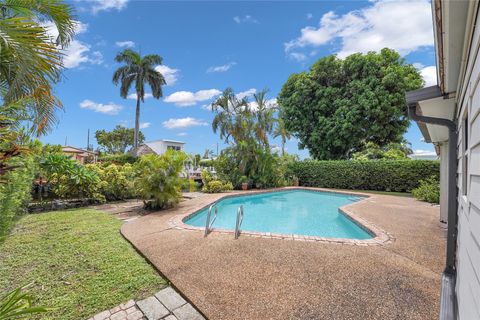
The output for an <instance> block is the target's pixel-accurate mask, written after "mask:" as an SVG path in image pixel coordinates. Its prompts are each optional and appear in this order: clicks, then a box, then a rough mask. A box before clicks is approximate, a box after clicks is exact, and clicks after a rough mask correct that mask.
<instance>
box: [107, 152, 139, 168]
mask: <svg viewBox="0 0 480 320" xmlns="http://www.w3.org/2000/svg"><path fill="white" fill-rule="evenodd" d="M98 161H100V162H105V163H113V164H118V165H124V164H126V163H130V164H133V163H135V162H136V161H137V158H136V157H135V156H134V155H132V154H131V153H121V154H106V155H102V156H100V157H98Z"/></svg>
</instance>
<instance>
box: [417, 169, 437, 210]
mask: <svg viewBox="0 0 480 320" xmlns="http://www.w3.org/2000/svg"><path fill="white" fill-rule="evenodd" d="M412 195H413V196H414V197H415V199H418V200H422V201H427V202H430V203H437V204H438V203H440V183H439V182H438V179H437V178H436V177H435V176H432V177H430V178H428V179H425V180H420V186H419V187H418V188H415V189H413V190H412Z"/></svg>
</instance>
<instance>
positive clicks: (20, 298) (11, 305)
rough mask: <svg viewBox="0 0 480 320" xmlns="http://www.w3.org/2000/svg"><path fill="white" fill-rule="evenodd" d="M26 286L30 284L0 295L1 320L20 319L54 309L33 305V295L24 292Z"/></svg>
mask: <svg viewBox="0 0 480 320" xmlns="http://www.w3.org/2000/svg"><path fill="white" fill-rule="evenodd" d="M26 287H28V286H25V287H21V288H17V289H14V290H12V291H10V292H8V293H7V294H5V295H4V296H3V297H0V320H12V319H19V318H23V317H27V316H31V315H33V314H36V313H43V312H48V311H50V310H53V309H51V308H45V307H39V306H33V304H32V297H31V296H30V295H29V294H27V293H25V292H24V290H25V288H26Z"/></svg>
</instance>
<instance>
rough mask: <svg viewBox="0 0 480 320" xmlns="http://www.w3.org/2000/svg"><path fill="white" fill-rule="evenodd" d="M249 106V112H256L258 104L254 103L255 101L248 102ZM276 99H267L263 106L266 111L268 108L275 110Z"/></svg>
mask: <svg viewBox="0 0 480 320" xmlns="http://www.w3.org/2000/svg"><path fill="white" fill-rule="evenodd" d="M249 105H250V108H251V110H254V111H256V110H258V103H257V102H255V101H250V102H249ZM277 105H278V104H277V98H272V99H268V100H267V101H265V106H266V107H267V109H270V108H275V107H277Z"/></svg>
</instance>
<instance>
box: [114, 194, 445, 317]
mask: <svg viewBox="0 0 480 320" xmlns="http://www.w3.org/2000/svg"><path fill="white" fill-rule="evenodd" d="M241 193H242V194H245V193H246V192H241ZM223 196H225V194H209V195H202V196H200V197H198V198H195V199H191V200H188V201H184V202H181V203H180V204H179V206H178V207H176V208H174V209H170V210H165V211H159V212H155V213H152V214H150V215H147V216H144V217H141V218H139V219H136V220H134V221H131V222H129V223H126V224H124V225H123V226H122V233H123V235H124V236H125V237H126V238H127V239H128V240H130V242H131V243H132V244H133V245H134V246H135V247H136V248H137V249H138V250H139V251H140V252H142V254H143V255H144V256H145V257H146V258H148V259H149V260H150V261H151V262H152V263H153V264H154V265H155V266H156V267H157V269H158V270H159V271H160V272H161V273H162V274H163V275H164V276H165V277H166V278H168V280H170V281H171V282H172V284H173V285H174V286H175V287H177V288H178V289H179V290H180V291H181V292H182V293H183V294H184V295H185V296H186V297H187V298H188V299H189V300H190V301H191V302H192V303H193V304H194V305H195V306H196V307H198V308H199V310H200V311H202V312H203V314H204V315H206V316H207V317H208V318H210V319H232V320H233V319H436V318H438V308H439V295H440V278H441V272H442V271H443V267H444V250H445V247H444V246H445V230H444V228H443V226H442V225H441V224H440V222H438V218H439V208H438V206H431V205H429V204H427V203H424V202H420V201H416V200H414V199H412V198H404V197H395V196H386V195H372V194H369V198H368V199H365V200H363V201H361V202H358V203H356V204H353V205H351V206H350V207H349V210H350V211H351V212H353V213H354V214H355V215H356V216H358V217H360V218H361V219H364V220H366V221H368V222H370V223H372V224H373V225H376V226H378V227H379V228H381V229H382V230H385V231H386V232H387V233H388V234H390V235H392V237H393V239H394V241H393V242H390V243H386V244H383V245H377V246H359V245H350V244H340V243H328V242H313V241H312V242H309V241H285V240H281V239H274V238H256V237H247V236H243V237H242V236H240V238H239V239H238V240H234V239H233V236H232V235H231V234H225V233H216V232H212V233H211V234H209V236H208V237H207V238H204V237H203V233H202V232H201V231H197V230H186V229H177V228H175V227H172V225H171V223H170V221H171V219H172V218H175V217H176V216H178V215H182V216H183V215H188V214H189V213H192V212H194V211H196V210H198V209H200V208H202V207H205V206H206V205H208V204H209V203H211V202H213V201H215V200H217V199H219V198H222V197H223Z"/></svg>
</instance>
